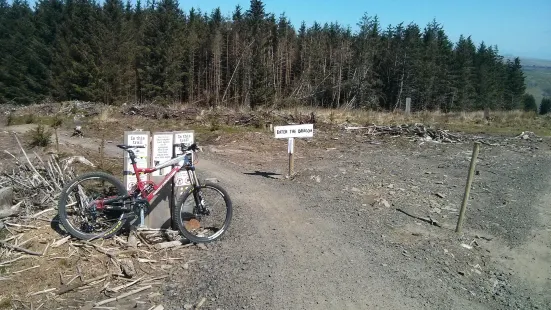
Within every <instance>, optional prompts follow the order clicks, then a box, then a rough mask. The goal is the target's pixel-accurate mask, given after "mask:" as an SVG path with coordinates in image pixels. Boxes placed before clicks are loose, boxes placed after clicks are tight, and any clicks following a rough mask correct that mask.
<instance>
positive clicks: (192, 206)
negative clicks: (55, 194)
mask: <svg viewBox="0 0 551 310" xmlns="http://www.w3.org/2000/svg"><path fill="white" fill-rule="evenodd" d="M117 146H118V147H119V148H121V149H123V150H124V151H125V152H127V153H128V156H129V158H130V162H131V164H132V169H133V171H134V174H135V176H136V181H137V182H136V184H135V185H134V186H133V187H132V189H131V190H129V191H127V189H126V188H125V187H124V185H123V184H122V183H121V182H120V181H119V179H117V178H116V177H115V176H114V175H112V174H108V173H105V172H88V173H84V174H82V175H80V176H78V177H76V178H74V179H73V180H71V181H69V182H67V184H66V185H65V186H64V188H63V189H62V190H61V195H60V198H59V203H58V215H59V219H60V221H61V223H62V224H63V227H65V229H66V230H67V232H68V233H69V234H71V235H72V236H74V237H75V238H79V239H84V240H91V239H97V238H110V237H112V236H114V235H116V234H117V233H118V232H119V231H120V230H121V228H122V227H123V226H124V225H125V224H126V223H129V224H130V225H136V226H137V225H138V224H140V223H143V221H144V218H145V216H146V215H147V214H148V213H149V210H150V202H151V201H152V200H153V199H154V197H155V196H156V195H157V194H158V193H159V191H160V190H161V189H162V188H163V187H164V186H166V184H168V183H169V181H170V180H172V179H173V178H174V177H175V175H176V173H178V172H179V171H186V172H187V176H188V178H189V183H190V185H189V186H188V188H187V189H186V190H185V192H184V193H183V194H182V195H181V196H180V197H179V199H178V200H177V202H176V205H175V206H174V207H173V208H172V210H171V216H172V219H173V220H174V221H175V223H176V226H177V227H178V230H179V232H180V233H181V234H182V235H183V236H184V237H185V238H186V239H188V240H189V241H191V242H195V243H206V242H211V241H214V240H216V239H218V238H220V237H221V236H222V235H223V234H224V233H225V232H226V231H227V229H228V228H229V225H230V222H231V218H232V202H231V199H230V197H229V195H228V193H227V192H226V191H225V190H224V189H223V188H222V187H221V186H219V185H218V184H215V183H211V182H205V183H204V184H202V183H200V182H199V179H198V178H197V174H196V173H195V163H194V161H193V154H194V153H195V152H196V151H197V150H198V147H197V144H195V143H193V144H191V145H185V144H183V143H182V144H175V145H174V147H176V149H180V152H181V153H180V154H176V155H175V156H173V157H172V158H171V159H169V160H167V161H166V162H163V163H160V164H157V165H156V166H155V167H153V168H138V166H137V162H136V158H137V157H136V153H135V152H134V150H135V149H137V148H144V146H130V145H117ZM169 166H172V170H170V172H169V173H168V174H166V175H165V177H164V178H163V179H162V180H161V181H160V182H159V183H158V184H156V183H154V182H153V181H149V180H145V179H142V174H151V173H153V172H155V171H157V170H159V169H162V168H166V167H169ZM88 182H89V183H90V186H87V185H88ZM209 194H212V196H209ZM216 198H218V199H219V200H220V202H221V203H220V204H221V207H220V208H215V202H217V201H216ZM69 209H71V210H69ZM222 213H224V214H223V215H222ZM72 216H74V217H75V219H76V221H72V220H71V219H72ZM215 218H217V219H221V222H222V223H221V224H211V223H210V220H211V219H215ZM204 223H208V224H204Z"/></svg>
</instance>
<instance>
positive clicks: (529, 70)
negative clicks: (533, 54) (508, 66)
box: [505, 56, 551, 104]
mask: <svg viewBox="0 0 551 310" xmlns="http://www.w3.org/2000/svg"><path fill="white" fill-rule="evenodd" d="M505 58H509V59H513V58H514V57H513V56H505ZM520 63H521V64H522V68H523V71H524V75H525V76H526V92H527V93H529V94H532V95H533V96H534V98H536V102H537V103H538V104H539V103H540V102H541V99H542V98H543V97H551V60H548V59H535V58H520Z"/></svg>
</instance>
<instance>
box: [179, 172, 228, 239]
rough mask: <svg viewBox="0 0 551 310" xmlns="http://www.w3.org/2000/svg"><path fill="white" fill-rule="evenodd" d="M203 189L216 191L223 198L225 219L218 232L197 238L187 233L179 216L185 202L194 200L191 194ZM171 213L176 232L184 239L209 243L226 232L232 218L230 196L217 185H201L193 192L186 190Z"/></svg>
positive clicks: (207, 183)
mask: <svg viewBox="0 0 551 310" xmlns="http://www.w3.org/2000/svg"><path fill="white" fill-rule="evenodd" d="M203 188H211V189H214V190H216V191H217V192H218V193H219V194H220V195H222V197H223V198H224V203H225V205H226V218H225V220H224V225H223V226H222V228H221V229H220V230H219V231H218V232H216V233H215V234H214V235H213V236H209V237H198V236H195V235H193V234H192V233H191V232H189V231H188V230H187V229H186V227H185V225H184V221H183V220H182V217H181V216H180V215H181V213H182V207H183V206H184V204H185V202H186V200H187V199H194V197H193V192H194V191H196V190H201V189H203ZM194 203H195V202H194ZM172 212H173V214H172V218H173V219H174V220H175V222H176V225H177V227H178V230H179V231H180V233H181V234H182V235H183V236H184V237H185V238H186V239H188V240H189V241H191V242H193V243H209V242H212V241H215V240H218V239H220V238H221V237H222V236H223V235H224V234H225V233H226V231H227V230H228V228H229V226H230V223H231V219H232V216H233V206H232V201H231V199H230V196H229V195H228V193H227V192H226V190H225V189H223V188H222V187H221V186H220V185H218V184H214V183H210V182H206V183H205V184H201V185H200V186H197V187H195V190H193V189H191V190H187V191H186V192H185V193H184V194H182V196H181V197H180V198H179V199H178V201H177V203H176V206H175V207H174V208H173V209H172Z"/></svg>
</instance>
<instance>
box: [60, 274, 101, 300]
mask: <svg viewBox="0 0 551 310" xmlns="http://www.w3.org/2000/svg"><path fill="white" fill-rule="evenodd" d="M108 276H109V274H108V273H106V274H104V275H101V276H99V277H96V278H93V279H89V280H86V281H82V282H79V283H75V284H71V285H64V286H61V287H60V288H59V290H58V291H57V294H58V295H61V294H65V293H67V292H70V291H72V290H75V289H77V288H79V287H81V286H85V285H88V284H90V283H92V282H96V281H98V280H102V279H104V278H107V277H108Z"/></svg>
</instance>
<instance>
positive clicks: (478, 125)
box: [314, 109, 551, 136]
mask: <svg viewBox="0 0 551 310" xmlns="http://www.w3.org/2000/svg"><path fill="white" fill-rule="evenodd" d="M314 113H315V114H316V115H317V118H318V119H319V120H320V121H323V122H326V123H334V124H343V123H350V124H356V125H360V126H368V125H372V124H376V125H400V124H412V123H422V124H425V125H430V126H433V127H438V128H442V129H449V130H453V131H463V132H467V133H488V134H510V135H518V134H520V133H521V132H523V131H532V132H534V133H536V134H538V135H541V136H551V116H539V115H537V114H536V113H535V112H525V111H520V110H515V111H491V112H490V118H489V119H488V120H487V119H485V118H484V112H483V111H478V112H450V113H442V112H439V111H436V112H428V111H424V112H417V113H411V114H410V115H406V114H405V113H403V112H394V113H391V112H376V111H369V110H357V111H346V110H330V109H317V110H315V111H314Z"/></svg>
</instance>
